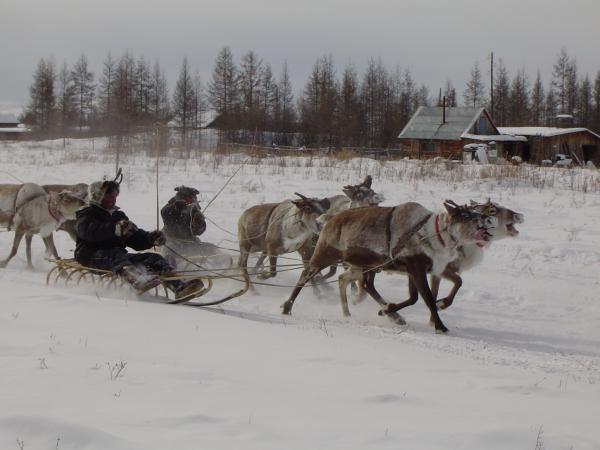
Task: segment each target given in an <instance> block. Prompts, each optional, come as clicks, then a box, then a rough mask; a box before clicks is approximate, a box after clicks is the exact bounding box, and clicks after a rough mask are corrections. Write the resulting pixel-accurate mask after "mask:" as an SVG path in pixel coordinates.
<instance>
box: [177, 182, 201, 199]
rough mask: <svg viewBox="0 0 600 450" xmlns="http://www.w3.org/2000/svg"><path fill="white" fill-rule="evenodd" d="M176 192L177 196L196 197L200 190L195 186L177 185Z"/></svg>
mask: <svg viewBox="0 0 600 450" xmlns="http://www.w3.org/2000/svg"><path fill="white" fill-rule="evenodd" d="M175 192H177V194H175V197H177V198H182V197H196V196H197V195H198V194H199V193H200V191H199V190H198V189H194V188H193V187H188V186H183V185H181V186H177V187H176V188H175Z"/></svg>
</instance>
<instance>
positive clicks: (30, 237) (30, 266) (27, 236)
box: [25, 234, 33, 270]
mask: <svg viewBox="0 0 600 450" xmlns="http://www.w3.org/2000/svg"><path fill="white" fill-rule="evenodd" d="M32 240H33V235H32V234H25V254H26V255H27V268H28V269H30V270H33V263H32V262H31V241H32Z"/></svg>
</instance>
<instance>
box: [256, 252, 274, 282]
mask: <svg viewBox="0 0 600 450" xmlns="http://www.w3.org/2000/svg"><path fill="white" fill-rule="evenodd" d="M265 256H266V255H265ZM261 258H262V255H261ZM276 275H277V256H269V271H268V272H262V273H260V274H258V278H260V279H261V280H266V279H267V278H273V277H274V276H276Z"/></svg>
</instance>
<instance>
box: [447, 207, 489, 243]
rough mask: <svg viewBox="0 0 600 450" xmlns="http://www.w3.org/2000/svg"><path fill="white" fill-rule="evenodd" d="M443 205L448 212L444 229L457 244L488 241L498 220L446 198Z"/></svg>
mask: <svg viewBox="0 0 600 450" xmlns="http://www.w3.org/2000/svg"><path fill="white" fill-rule="evenodd" d="M444 207H445V208H446V211H447V213H448V215H447V220H446V229H447V231H448V233H449V234H450V236H452V238H453V239H454V241H456V243H457V244H467V243H471V242H478V241H479V242H483V241H489V240H490V239H491V237H492V234H491V232H490V231H491V230H493V229H494V228H495V227H496V226H497V224H498V220H497V218H496V217H495V216H492V215H487V214H484V213H482V212H479V211H477V210H476V209H475V208H473V207H471V206H467V205H458V204H456V203H455V202H453V201H452V200H446V201H445V202H444Z"/></svg>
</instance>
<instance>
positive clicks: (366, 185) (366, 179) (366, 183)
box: [362, 175, 373, 189]
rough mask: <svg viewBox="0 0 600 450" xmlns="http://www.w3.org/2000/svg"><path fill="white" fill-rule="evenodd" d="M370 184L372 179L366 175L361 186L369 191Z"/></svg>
mask: <svg viewBox="0 0 600 450" xmlns="http://www.w3.org/2000/svg"><path fill="white" fill-rule="evenodd" d="M371 183H373V177H371V175H367V176H366V177H365V180H364V181H363V182H362V186H364V187H367V188H369V189H371Z"/></svg>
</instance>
